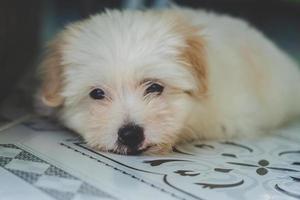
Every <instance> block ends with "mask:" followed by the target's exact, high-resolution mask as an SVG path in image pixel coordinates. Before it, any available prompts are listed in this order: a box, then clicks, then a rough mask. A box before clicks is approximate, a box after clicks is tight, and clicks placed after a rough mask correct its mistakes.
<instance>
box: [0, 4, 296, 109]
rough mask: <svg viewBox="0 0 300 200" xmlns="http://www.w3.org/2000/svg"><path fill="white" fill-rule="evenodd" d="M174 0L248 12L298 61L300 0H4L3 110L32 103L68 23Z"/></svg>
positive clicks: (0, 41)
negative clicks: (52, 43)
mask: <svg viewBox="0 0 300 200" xmlns="http://www.w3.org/2000/svg"><path fill="white" fill-rule="evenodd" d="M170 4H176V5H179V6H187V7H192V8H203V9H208V10H211V11H216V12H221V13H226V14H229V15H232V16H237V17H241V18H244V19H246V20H247V21H249V22H250V23H251V24H252V25H254V26H255V27H257V28H258V29H260V30H262V31H263V32H264V33H265V34H266V35H267V36H269V37H270V38H271V39H272V40H273V41H275V43H277V45H278V46H280V47H281V48H283V49H285V50H286V51H287V52H288V53H289V54H290V55H291V56H293V57H294V58H295V59H296V60H297V61H298V62H299V63H300V0H173V1H169V0H26V1H23V0H0V105H2V106H0V112H1V110H3V109H6V108H7V105H8V104H9V105H14V107H15V108H19V107H22V108H23V107H24V105H28V106H26V107H27V108H29V109H30V106H29V105H31V100H32V96H33V93H34V88H35V86H36V85H37V82H36V79H35V68H36V67H37V66H38V64H39V62H40V59H41V55H42V54H43V51H44V47H45V45H46V43H47V41H49V40H50V39H51V38H52V37H53V36H54V35H55V34H56V33H57V32H58V31H59V30H61V29H62V28H63V27H64V26H65V25H66V24H68V23H70V22H72V21H74V20H78V19H82V18H86V17H88V16H89V15H91V14H95V13H98V12H101V11H103V10H104V9H105V8H119V9H120V8H122V9H145V8H164V7H168V6H170ZM1 102H2V104H1Z"/></svg>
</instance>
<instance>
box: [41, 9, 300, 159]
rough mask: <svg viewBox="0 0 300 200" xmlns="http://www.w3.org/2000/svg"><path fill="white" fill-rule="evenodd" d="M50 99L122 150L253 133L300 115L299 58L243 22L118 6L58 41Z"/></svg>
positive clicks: (89, 133)
mask: <svg viewBox="0 0 300 200" xmlns="http://www.w3.org/2000/svg"><path fill="white" fill-rule="evenodd" d="M48 50H49V51H48V54H47V55H46V57H45V60H44V63H43V84H42V87H41V90H40V96H41V99H42V101H43V103H44V104H45V105H46V106H48V107H51V108H55V109H56V110H57V116H58V117H59V119H60V120H61V122H62V123H63V124H65V125H66V126H67V127H69V128H70V129H72V130H74V131H76V132H78V133H79V134H81V135H82V136H83V138H84V139H85V140H86V141H87V143H88V144H89V145H91V146H92V147H95V148H98V149H100V150H108V151H113V152H116V153H121V154H135V153H140V152H143V151H146V150H148V151H147V152H160V153H162V152H166V151H168V150H170V149H171V147H172V146H173V145H174V144H175V143H178V142H183V141H187V140H190V139H197V138H200V139H215V138H225V137H232V136H243V137H244V136H252V135H255V134H257V133H261V132H266V131H268V130H271V129H274V128H276V127H278V126H279V125H282V124H283V123H284V122H286V121H288V120H290V119H292V118H293V117H295V116H297V115H298V114H299V113H300V73H299V70H298V68H297V66H296V64H295V63H294V62H293V61H292V60H291V59H290V58H289V57H288V56H287V55H286V54H285V53H284V52H282V51H281V50H280V49H278V47H276V46H275V45H274V44H273V43H272V42H271V41H270V40H268V39H267V38H266V37H265V36H264V35H263V34H262V33H261V32H259V31H257V30H255V29H254V28H253V27H251V26H249V25H248V24H247V23H245V22H244V21H242V20H240V19H235V18H232V17H229V16H226V15H217V14H214V13H207V12H205V11H201V10H190V9H168V10H161V11H153V10H149V11H117V10H109V11H106V12H105V13H102V14H98V15H94V16H92V17H90V18H89V19H86V20H83V21H79V22H76V23H73V24H70V25H69V26H67V27H66V29H65V30H63V31H62V32H61V33H60V34H58V35H57V37H56V38H55V39H54V41H53V42H52V43H51V44H50V45H49V49H48Z"/></svg>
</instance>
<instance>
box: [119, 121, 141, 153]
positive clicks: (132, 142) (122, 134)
mask: <svg viewBox="0 0 300 200" xmlns="http://www.w3.org/2000/svg"><path fill="white" fill-rule="evenodd" d="M144 140H145V136H144V129H143V127H140V126H139V125H136V124H132V123H131V124H126V125H124V126H122V127H121V128H120V129H119V131H118V142H119V143H120V144H122V145H125V146H127V147H128V148H129V149H132V150H136V149H138V148H139V146H140V145H141V144H142V143H143V141H144Z"/></svg>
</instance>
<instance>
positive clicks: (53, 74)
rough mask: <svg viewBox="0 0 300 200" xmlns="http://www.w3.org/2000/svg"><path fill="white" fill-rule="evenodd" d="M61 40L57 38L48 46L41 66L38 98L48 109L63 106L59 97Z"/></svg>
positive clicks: (61, 84) (61, 71) (61, 68)
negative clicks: (40, 83)
mask: <svg viewBox="0 0 300 200" xmlns="http://www.w3.org/2000/svg"><path fill="white" fill-rule="evenodd" d="M62 42H63V41H62V40H61V39H60V38H59V37H57V38H56V39H55V40H54V41H52V42H51V43H50V44H49V45H48V49H47V52H46V55H45V57H44V60H43V62H42V65H41V78H42V85H41V90H40V97H41V100H42V102H43V104H45V105H46V106H48V107H53V108H54V107H59V106H61V105H62V104H63V102H64V98H63V97H62V96H61V89H62V86H63V83H62V73H63V66H62V55H61V47H62Z"/></svg>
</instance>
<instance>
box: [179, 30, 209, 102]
mask: <svg viewBox="0 0 300 200" xmlns="http://www.w3.org/2000/svg"><path fill="white" fill-rule="evenodd" d="M182 28H184V31H183V35H184V38H185V42H186V46H185V47H184V48H183V49H181V54H180V60H181V61H182V62H183V64H184V65H185V67H186V68H187V69H188V70H189V71H190V72H191V73H192V74H193V75H194V77H195V79H196V80H197V91H194V92H193V94H194V95H196V96H198V97H200V96H205V94H206V93H207V90H208V69H207V63H206V54H205V41H204V38H202V36H201V35H200V34H199V32H198V29H197V28H195V27H189V26H184V27H182Z"/></svg>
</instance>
